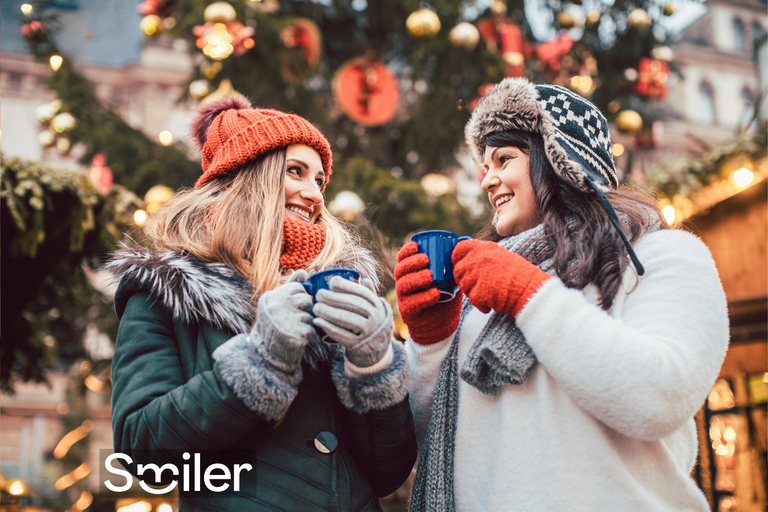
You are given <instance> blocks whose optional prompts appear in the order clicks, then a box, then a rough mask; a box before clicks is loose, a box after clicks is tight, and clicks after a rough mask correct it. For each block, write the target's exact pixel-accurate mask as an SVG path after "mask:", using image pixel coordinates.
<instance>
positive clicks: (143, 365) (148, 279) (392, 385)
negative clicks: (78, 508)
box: [109, 249, 416, 511]
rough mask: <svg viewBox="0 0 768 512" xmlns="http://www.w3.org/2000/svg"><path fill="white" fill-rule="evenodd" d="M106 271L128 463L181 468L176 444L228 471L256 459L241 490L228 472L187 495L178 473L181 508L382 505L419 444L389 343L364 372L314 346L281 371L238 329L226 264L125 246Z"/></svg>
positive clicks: (400, 361)
mask: <svg viewBox="0 0 768 512" xmlns="http://www.w3.org/2000/svg"><path fill="white" fill-rule="evenodd" d="M365 263H366V261H365V259H360V258H352V259H351V260H347V261H344V262H340V263H339V266H351V267H353V268H357V269H358V270H360V271H361V273H362V274H363V275H366V274H368V275H370V274H371V269H372V266H371V265H366V264H365ZM109 269H110V270H111V271H112V272H113V273H114V274H115V275H116V276H117V277H118V278H120V279H121V282H120V286H119V288H118V291H117V293H116V295H115V307H116V311H117V315H118V317H119V318H120V329H119V332H118V336H117V343H116V350H115V355H114V359H113V365H112V382H113V394H112V417H113V420H112V425H113V432H114V444H115V450H116V451H117V452H121V453H126V454H129V455H130V456H131V458H132V459H133V460H134V462H135V463H142V464H147V463H155V464H157V465H158V466H162V465H163V464H166V463H171V464H174V465H175V466H176V467H177V468H180V469H181V468H182V467H183V465H184V464H187V465H189V464H190V463H191V461H190V460H187V459H183V458H182V454H183V453H185V452H186V453H188V454H194V453H202V455H201V456H202V457H203V459H204V460H205V461H206V462H207V463H211V462H220V463H224V464H225V465H227V464H228V465H229V467H230V469H231V468H232V467H233V466H232V464H233V463H234V462H237V463H243V462H248V463H250V464H252V466H253V469H252V470H250V471H242V472H241V473H240V489H239V491H237V492H236V491H234V489H233V485H232V484H233V481H232V480H231V479H230V480H228V483H230V484H231V485H229V488H228V489H227V490H225V491H223V492H213V491H206V490H205V486H204V485H203V486H202V488H201V489H202V490H201V491H200V492H191V493H185V492H183V491H182V490H181V487H182V479H181V478H179V484H178V486H179V488H180V492H179V495H180V499H179V504H180V509H181V510H182V511H188V510H237V511H243V510H270V511H275V510H282V511H296V510H307V511H315V510H317V511H321V510H339V511H358V510H380V508H379V504H378V499H377V497H382V496H385V495H387V494H390V493H392V492H393V491H394V490H395V489H397V488H398V487H399V486H400V485H401V484H402V483H403V482H404V481H405V479H406V478H407V476H408V475H409V473H410V471H411V468H412V466H413V464H414V461H415V459H416V442H415V436H414V432H413V418H412V416H411V412H410V409H409V407H408V398H407V390H408V388H409V384H410V383H409V380H410V377H409V373H408V368H407V364H406V361H405V355H404V351H403V350H402V346H401V345H400V344H399V343H396V342H393V350H394V358H393V361H392V363H391V364H390V365H389V366H388V367H387V368H386V369H384V370H382V371H381V372H380V373H378V374H375V375H373V376H371V377H366V378H360V379H352V378H349V377H348V376H347V375H346V373H345V372H344V359H343V351H342V349H341V348H339V347H333V346H332V347H326V346H324V345H321V344H318V345H316V346H313V347H311V349H310V350H308V351H307V352H306V354H305V358H304V360H303V361H302V365H301V369H300V370H299V371H298V372H295V374H292V375H286V374H284V373H283V372H281V371H279V370H277V369H275V368H274V367H272V366H270V365H269V363H267V362H266V361H265V360H264V359H263V358H261V357H260V356H259V355H258V353H257V352H256V351H254V350H253V346H252V345H251V344H250V342H249V338H248V336H245V335H244V334H240V335H238V334H239V333H246V332H247V331H248V328H249V326H250V325H251V324H252V322H253V319H254V314H255V308H254V307H253V305H252V304H251V300H250V291H249V290H250V288H249V286H248V283H247V282H246V280H244V279H243V278H242V277H240V276H239V275H238V274H236V273H235V272H233V271H232V270H231V269H229V268H228V267H226V266H224V265H222V264H206V263H203V262H200V261H199V260H196V259H194V258H190V257H182V256H179V255H178V254H175V253H165V254H160V253H157V252H153V251H150V250H147V249H127V250H122V251H118V252H117V253H116V254H115V258H114V259H113V261H112V262H111V263H110V265H109ZM286 407H287V412H286ZM329 449H330V450H331V452H330V453H326V452H328V451H329ZM129 469H130V470H131V471H133V472H135V471H136V467H135V466H133V467H131V468H129ZM166 473H168V472H166ZM166 473H163V475H164V476H169V473H168V474H166ZM190 474H191V473H190ZM149 482H151V483H154V482H153V481H152V480H150V481H149ZM224 482H225V481H216V482H215V484H216V485H217V486H218V485H221V484H222V483H224ZM188 487H189V488H190V489H192V488H193V487H192V485H191V484H190V485H189V486H188Z"/></svg>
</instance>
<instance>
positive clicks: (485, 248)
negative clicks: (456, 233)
mask: <svg viewBox="0 0 768 512" xmlns="http://www.w3.org/2000/svg"><path fill="white" fill-rule="evenodd" d="M452 261H453V276H454V279H456V284H458V285H459V288H461V291H463V292H464V293H465V294H466V296H467V299H469V302H471V303H472V305H473V306H475V307H476V308H477V309H479V310H480V311H482V312H483V313H488V312H489V311H490V310H494V311H498V312H502V313H506V314H508V315H510V316H516V315H517V314H518V313H519V312H520V310H521V309H523V306H525V303H526V302H528V299H530V298H531V297H532V296H533V295H534V294H535V293H536V292H537V291H538V290H539V288H540V287H541V285H542V283H544V281H546V280H547V279H549V278H550V277H552V276H550V275H549V274H547V273H546V272H544V271H542V270H539V268H538V267H537V266H536V265H534V264H533V263H531V262H529V261H528V260H526V259H525V258H523V257H522V256H520V255H519V254H515V253H513V252H510V251H508V250H506V249H504V248H503V247H501V246H500V245H499V244H497V243H494V242H489V241H485V240H464V241H461V242H459V243H458V244H456V248H455V249H454V250H453V257H452Z"/></svg>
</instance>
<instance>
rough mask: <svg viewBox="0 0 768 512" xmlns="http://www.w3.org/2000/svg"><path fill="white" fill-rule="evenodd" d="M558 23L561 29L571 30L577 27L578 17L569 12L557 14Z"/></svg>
mask: <svg viewBox="0 0 768 512" xmlns="http://www.w3.org/2000/svg"><path fill="white" fill-rule="evenodd" d="M557 23H558V24H559V25H560V28H564V29H565V30H570V29H572V28H573V27H575V26H576V17H575V16H574V15H573V14H571V13H570V12H568V11H562V12H559V13H558V14H557Z"/></svg>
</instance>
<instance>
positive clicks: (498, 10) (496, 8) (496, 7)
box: [491, 0, 507, 16]
mask: <svg viewBox="0 0 768 512" xmlns="http://www.w3.org/2000/svg"><path fill="white" fill-rule="evenodd" d="M491 12H492V13H493V14H496V15H497V16H501V15H502V14H507V2H505V1H504V0H494V1H493V3H492V4H491Z"/></svg>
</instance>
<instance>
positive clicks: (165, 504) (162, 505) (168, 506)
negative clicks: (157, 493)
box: [157, 503, 173, 512]
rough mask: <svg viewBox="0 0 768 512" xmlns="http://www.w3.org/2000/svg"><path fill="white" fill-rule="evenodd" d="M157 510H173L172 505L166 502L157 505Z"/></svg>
mask: <svg viewBox="0 0 768 512" xmlns="http://www.w3.org/2000/svg"><path fill="white" fill-rule="evenodd" d="M157 512H173V507H172V506H170V505H169V504H167V503H161V504H160V505H159V506H158V507H157Z"/></svg>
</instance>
